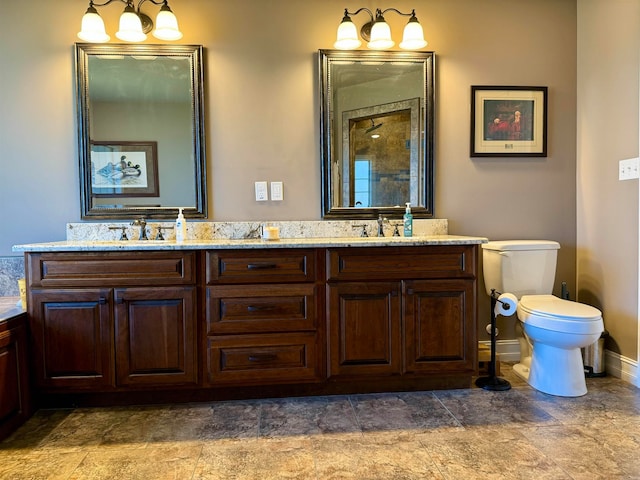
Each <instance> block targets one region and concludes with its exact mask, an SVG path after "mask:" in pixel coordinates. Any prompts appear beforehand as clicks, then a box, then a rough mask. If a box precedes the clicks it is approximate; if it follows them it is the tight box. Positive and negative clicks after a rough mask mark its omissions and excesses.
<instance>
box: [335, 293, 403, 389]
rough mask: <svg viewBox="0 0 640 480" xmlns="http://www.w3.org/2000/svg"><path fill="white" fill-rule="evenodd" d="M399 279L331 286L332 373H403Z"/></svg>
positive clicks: (356, 374)
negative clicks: (397, 280) (395, 280)
mask: <svg viewBox="0 0 640 480" xmlns="http://www.w3.org/2000/svg"><path fill="white" fill-rule="evenodd" d="M400 288H401V285H400V282H348V283H347V282H345V283H336V284H330V285H329V286H328V292H329V295H328V302H329V303H328V311H329V332H328V339H329V376H330V377H333V376H346V375H349V376H350V375H353V376H362V375H393V374H400V373H401V366H402V358H401V353H402V350H401V342H400V338H401V337H400V333H401V332H400V328H401V325H400V321H401V302H400Z"/></svg>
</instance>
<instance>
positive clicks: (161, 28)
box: [78, 0, 182, 43]
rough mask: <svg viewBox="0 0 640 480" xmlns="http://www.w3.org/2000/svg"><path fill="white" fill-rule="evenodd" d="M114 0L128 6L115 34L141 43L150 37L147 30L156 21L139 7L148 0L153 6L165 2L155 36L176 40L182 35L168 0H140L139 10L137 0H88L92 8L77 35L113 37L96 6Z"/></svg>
mask: <svg viewBox="0 0 640 480" xmlns="http://www.w3.org/2000/svg"><path fill="white" fill-rule="evenodd" d="M114 1H119V2H122V3H124V4H126V5H125V7H124V11H123V12H122V15H120V27H119V30H118V31H117V32H116V37H118V38H119V39H120V40H123V41H125V42H142V41H143V40H145V39H146V38H147V35H146V34H147V33H149V32H150V31H151V29H152V28H153V21H152V20H151V18H150V17H149V16H147V15H146V14H144V13H142V11H141V10H140V7H141V6H142V4H143V3H144V2H146V1H149V2H151V3H153V4H154V5H162V6H161V7H160V11H159V12H158V16H157V17H156V23H155V27H156V28H155V29H154V30H153V32H151V33H152V34H153V36H154V37H156V38H158V39H160V40H166V41H173V40H180V39H181V38H182V32H181V31H180V30H179V29H178V20H177V19H176V16H175V15H174V14H173V12H172V11H171V9H170V8H169V4H168V2H167V0H140V1H139V2H138V7H137V9H136V8H134V6H133V3H134V0H106V1H105V2H103V3H98V2H94V1H93V0H89V8H87V11H86V12H85V14H84V17H82V29H81V31H80V32H79V33H78V38H80V39H81V40H84V41H85V42H90V43H105V42H108V41H109V39H110V38H111V37H110V36H109V35H107V32H106V31H105V28H104V21H103V20H102V18H101V17H100V15H99V14H98V11H97V10H96V7H104V6H106V5H109V4H110V3H112V2H114Z"/></svg>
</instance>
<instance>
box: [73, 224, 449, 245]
mask: <svg viewBox="0 0 640 480" xmlns="http://www.w3.org/2000/svg"><path fill="white" fill-rule="evenodd" d="M401 223H402V221H401V220H400V219H392V220H390V221H389V222H385V227H384V229H385V235H386V236H388V237H390V236H391V235H392V234H393V226H394V225H396V224H398V225H399V229H400V232H402V226H401ZM174 225H175V222H172V221H153V220H149V221H148V222H147V236H148V237H149V239H154V238H155V237H156V235H157V230H158V227H163V228H164V227H172V226H174ZM264 225H269V226H273V227H278V229H279V232H280V238H332V237H340V238H345V237H358V236H360V233H361V231H362V225H366V226H367V232H368V234H369V235H370V236H372V237H375V236H376V232H377V231H378V223H377V221H376V220H334V221H332V220H318V221H314V220H309V221H261V222H259V221H253V222H203V221H187V238H188V239H190V240H216V239H233V240H237V239H250V238H259V237H260V233H261V229H262V227H263V226H264ZM122 227H124V228H125V233H126V235H127V238H128V239H129V240H138V238H139V236H140V227H138V226H134V225H131V222H113V223H68V224H67V238H66V239H67V240H69V241H111V240H118V239H119V238H120V235H121V234H122V230H121V228H122ZM448 229H449V227H448V221H447V220H446V219H414V220H413V235H414V236H430V235H447V234H448ZM163 235H164V237H165V239H166V240H168V241H175V238H176V234H175V231H174V230H166V231H165V232H164V233H163Z"/></svg>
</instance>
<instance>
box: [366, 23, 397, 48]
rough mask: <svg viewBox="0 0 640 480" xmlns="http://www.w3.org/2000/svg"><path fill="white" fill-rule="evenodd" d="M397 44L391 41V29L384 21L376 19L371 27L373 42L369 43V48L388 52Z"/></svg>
mask: <svg viewBox="0 0 640 480" xmlns="http://www.w3.org/2000/svg"><path fill="white" fill-rule="evenodd" d="M395 44H396V42H394V41H393V40H392V39H391V29H390V28H389V25H388V24H387V22H385V21H384V20H379V19H376V21H375V23H374V24H373V27H371V40H370V41H369V43H367V47H369V48H370V49H372V50H386V49H388V48H391V47H393V46H394V45H395Z"/></svg>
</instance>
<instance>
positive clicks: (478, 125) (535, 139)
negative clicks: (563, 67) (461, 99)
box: [471, 85, 547, 157]
mask: <svg viewBox="0 0 640 480" xmlns="http://www.w3.org/2000/svg"><path fill="white" fill-rule="evenodd" d="M471 156H472V157H546V156H547V87H494V86H475V85H474V86H471Z"/></svg>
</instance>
